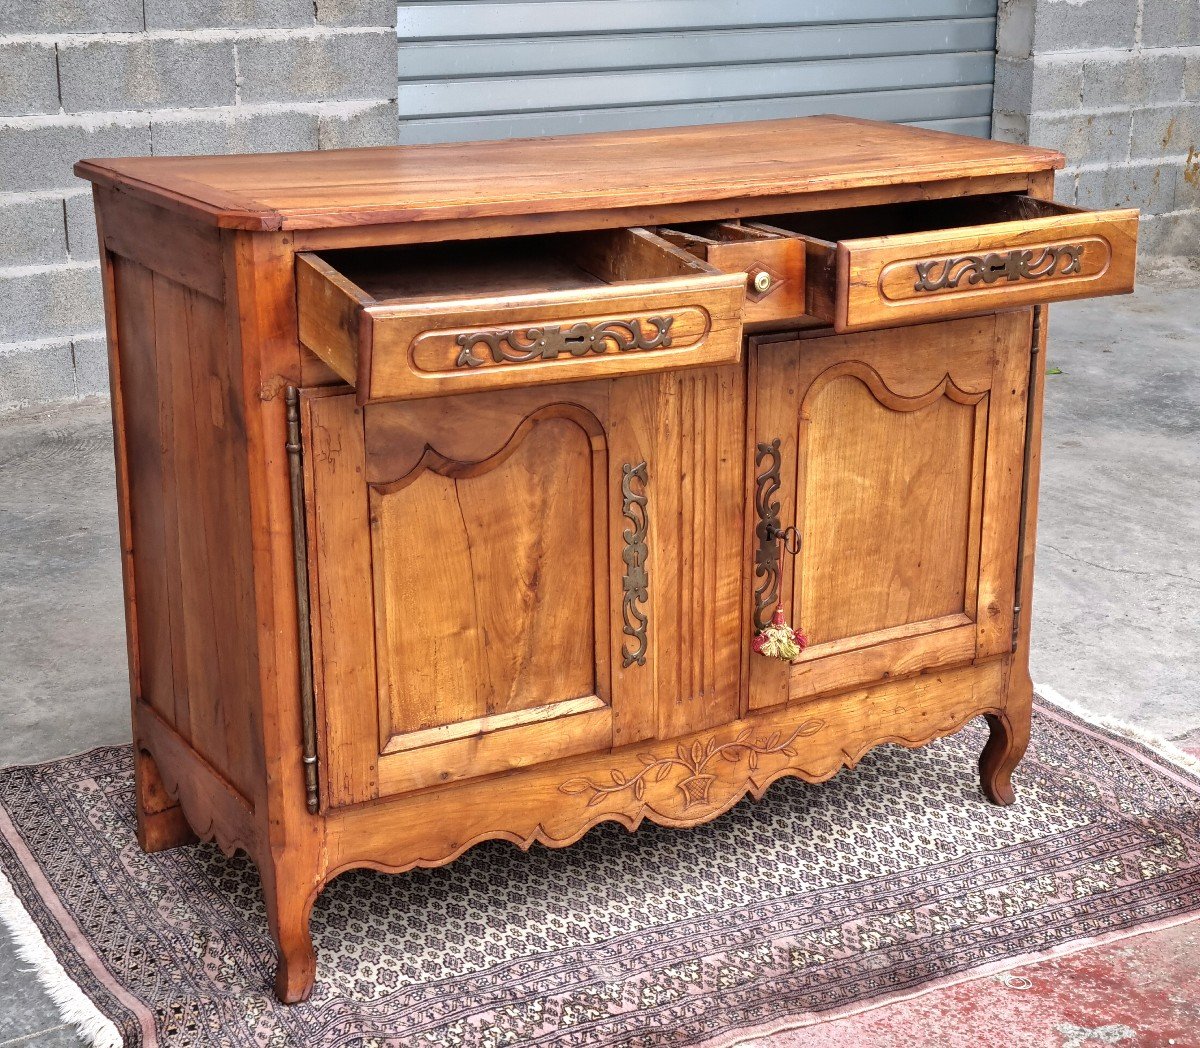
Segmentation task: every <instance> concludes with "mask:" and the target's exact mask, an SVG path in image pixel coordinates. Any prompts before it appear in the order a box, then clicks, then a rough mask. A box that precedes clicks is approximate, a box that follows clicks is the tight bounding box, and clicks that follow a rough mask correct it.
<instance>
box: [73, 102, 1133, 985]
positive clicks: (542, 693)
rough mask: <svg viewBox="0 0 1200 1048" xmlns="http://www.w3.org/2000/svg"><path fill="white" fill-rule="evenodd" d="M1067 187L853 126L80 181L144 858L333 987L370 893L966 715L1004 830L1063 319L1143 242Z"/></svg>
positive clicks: (256, 163)
mask: <svg viewBox="0 0 1200 1048" xmlns="http://www.w3.org/2000/svg"><path fill="white" fill-rule="evenodd" d="M1061 164H1062V157H1061V156H1060V155H1059V154H1057V153H1054V152H1050V151H1047V150H1041V149H1031V148H1026V147H1020V146H1014V145H1008V144H1004V143H998V142H987V141H980V140H976V139H969V138H963V137H957V136H953V135H947V134H943V133H939V132H934V131H926V130H917V129H913V128H904V127H897V126H892V125H886V124H878V123H873V122H869V121H861V120H853V119H848V118H840V117H814V118H808V119H801V120H793V121H774V122H763V123H746V124H736V125H724V126H714V127H701V128H687V129H676V130H665V131H644V132H636V133H623V134H608V135H597V136H581V137H569V138H557V139H544V140H537V141H522V142H505V143H474V144H469V145H436V146H422V147H414V148H387V149H371V150H353V151H340V152H326V153H297V154H286V155H271V156H233V157H200V158H165V157H164V158H142V159H122V160H89V161H83V162H81V163H80V164H79V165H78V166H77V168H76V171H77V172H78V173H79V174H80V175H82V176H83V177H84V178H87V179H89V180H91V181H92V182H93V183H94V194H95V201H96V211H97V216H98V223H99V230H100V243H101V245H102V258H103V273H104V289H105V300H106V310H107V319H108V341H109V350H110V366H111V376H112V404H113V414H114V422H115V433H116V456H117V483H118V487H119V506H120V523H121V541H122V548H123V565H124V582H125V600H126V618H127V624H128V637H129V667H130V680H131V691H132V699H133V703H132V705H133V734H134V740H135V753H136V764H137V803H138V813H137V814H138V828H139V840H140V841H141V844H142V847H143V848H145V849H147V850H150V851H153V850H158V849H163V848H170V847H174V846H176V845H180V844H184V843H187V842H190V841H193V840H195V839H196V838H197V837H200V838H205V839H215V840H216V841H217V842H218V843H219V844H220V845H221V847H222V848H224V849H225V850H227V851H232V850H233V849H235V848H243V849H245V850H246V851H247V852H248V853H249V854H250V856H251V857H252V858H253V859H254V861H255V862H256V864H257V865H258V868H259V870H260V872H261V875H262V881H263V889H264V892H265V896H266V900H267V909H268V913H269V918H270V923H271V931H272V933H273V935H274V937H275V940H276V942H277V943H278V947H279V968H278V972H277V975H276V991H277V993H278V994H279V996H280V997H281V998H282V999H283V1000H286V1001H298V1000H302V999H303V998H304V997H306V996H307V994H308V993H309V991H310V990H311V987H312V984H313V979H314V974H315V970H316V961H315V956H314V952H313V948H312V943H311V939H310V937H309V933H308V917H309V913H310V911H311V908H312V905H313V902H314V900H315V898H316V896H317V894H318V893H319V892H320V890H321V888H322V887H323V886H324V885H325V884H326V883H327V882H328V881H329V880H330V879H331V878H333V877H334V876H336V875H337V874H338V873H341V872H342V871H345V870H348V869H351V868H354V867H363V866H367V867H372V868H374V869H379V870H389V871H403V870H407V869H410V868H412V867H414V866H436V865H439V864H442V863H446V862H449V861H451V860H452V859H454V858H455V857H456V856H457V855H459V854H461V853H462V852H463V851H464V850H465V849H466V848H468V847H470V846H471V845H472V844H475V843H477V842H479V841H482V840H485V839H487V838H497V837H499V838H504V839H507V840H510V841H512V842H514V843H516V844H518V845H519V846H521V847H529V846H530V845H531V844H532V843H533V842H535V841H541V842H543V843H545V844H549V845H553V846H562V845H567V844H570V843H572V842H573V841H575V840H578V838H579V837H580V836H582V834H584V833H585V832H586V831H587V830H588V828H589V827H591V826H594V825H595V824H596V823H598V822H600V821H601V820H606V819H608V820H616V821H619V822H621V823H623V824H624V825H625V826H627V827H629V828H630V829H633V828H635V827H636V826H637V825H638V824H639V823H640V822H641V821H642V820H643V819H647V818H648V819H651V820H653V821H655V822H659V823H663V824H667V825H670V826H680V827H683V826H692V825H695V824H697V823H702V822H705V821H707V820H710V819H712V818H714V817H715V816H716V815H718V814H720V813H721V812H723V811H725V810H727V809H728V808H729V807H730V806H732V805H733V804H735V803H736V802H737V801H738V800H739V799H741V798H742V797H744V796H745V795H746V794H748V793H749V794H752V795H754V796H759V795H761V794H762V792H763V791H764V790H765V789H766V788H767V787H768V786H769V785H770V784H771V783H772V782H773V781H774V780H775V779H777V778H779V777H780V776H783V775H793V776H799V777H800V778H803V779H806V780H808V781H810V782H814V783H815V782H820V781H822V780H824V779H827V778H829V777H830V776H832V775H834V774H835V773H836V772H837V771H838V770H839V769H841V768H843V767H847V766H852V765H853V764H854V763H855V762H856V761H857V760H858V759H859V758H860V757H861V756H862V755H863V754H864V753H865V752H866V751H867V750H868V749H870V748H871V747H873V746H876V745H879V744H880V743H884V742H898V743H901V744H903V745H906V746H919V745H921V744H923V743H926V742H928V741H930V740H932V739H936V738H939V737H941V736H944V735H946V734H948V733H951V732H954V731H957V730H958V729H959V728H960V727H961V726H962V725H963V724H964V723H966V722H967V721H968V720H970V719H972V718H974V717H978V716H985V717H986V718H987V720H988V722H989V724H990V726H991V735H990V738H989V741H988V743H987V745H986V747H985V749H984V751H983V754H982V756H981V758H980V772H981V777H982V786H983V791H984V793H985V794H986V795H987V796H988V797H989V798H990V799H991V800H992V801H994V802H996V803H999V804H1007V803H1011V802H1012V800H1013V791H1012V788H1011V786H1010V776H1011V774H1012V771H1013V769H1014V767H1015V766H1016V764H1017V762H1018V761H1019V760H1020V758H1021V756H1022V754H1023V752H1024V749H1025V746H1026V742H1027V740H1028V736H1029V724H1030V703H1031V694H1032V689H1031V684H1030V679H1029V673H1028V652H1029V644H1028V639H1029V603H1030V590H1031V582H1032V567H1033V550H1034V528H1035V518H1036V500H1037V484H1038V459H1039V448H1040V431H1041V411H1042V382H1043V373H1044V363H1043V361H1044V354H1043V346H1044V342H1045V335H1046V322H1045V307H1044V304H1045V303H1047V302H1050V301H1058V300H1064V299H1077V298H1084V297H1089V296H1095V295H1106V294H1116V293H1121V292H1127V291H1129V290H1131V288H1132V285H1133V273H1134V259H1135V249H1136V237H1137V214H1136V212H1133V211H1107V212H1100V213H1094V212H1087V211H1081V210H1079V209H1076V208H1072V207H1065V206H1062V205H1059V204H1055V203H1053V202H1052V196H1053V173H1054V170H1055V169H1056V168H1058V167H1060V166H1061ZM777 604H778V605H779V607H780V610H781V612H782V613H783V615H784V616H786V618H787V619H789V620H790V622H791V624H792V625H793V626H797V627H799V628H801V629H802V630H803V631H804V632H806V634H807V640H808V646H807V648H806V649H805V650H803V652H802V653H801V654H800V655H799V656H798V657H797V658H795V659H794V660H791V661H783V660H781V659H771V658H767V657H765V656H764V655H762V654H756V653H755V651H754V649H753V644H752V642H753V640H754V637H755V635H756V633H757V632H758V631H760V630H762V629H763V628H764V627H768V626H770V624H771V621H772V618H773V615H774V613H775V611H776V606H777ZM964 774H966V769H964ZM796 846H797V847H803V846H804V842H802V841H800V842H797V844H796Z"/></svg>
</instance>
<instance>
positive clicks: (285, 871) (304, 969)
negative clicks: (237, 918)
mask: <svg viewBox="0 0 1200 1048" xmlns="http://www.w3.org/2000/svg"><path fill="white" fill-rule="evenodd" d="M259 870H260V873H261V874H262V885H263V894H264V896H265V898H266V904H267V921H268V923H269V924H270V926H271V937H272V938H273V939H274V940H275V947H276V957H277V964H276V968H275V996H276V997H278V998H279V999H280V1000H281V1001H282V1002H283V1003H284V1004H299V1003H300V1002H301V1001H307V1000H308V998H309V995H310V994H311V993H312V989H313V983H314V982H315V981H316V977H317V955H316V951H315V950H314V949H313V941H312V934H311V933H310V932H309V929H308V920H309V917H310V916H311V914H312V908H313V903H314V902H315V901H316V897H317V895H318V893H319V892H320V891H321V888H322V881H321V878H320V876H319V875H318V874H317V872H316V871H315V870H309V869H308V868H307V867H306V866H305V865H304V864H303V863H302V862H298V861H295V860H291V861H289V860H288V859H283V860H282V861H278V862H276V863H275V864H274V867H273V868H269V869H264V868H262V867H261V866H260V868H259Z"/></svg>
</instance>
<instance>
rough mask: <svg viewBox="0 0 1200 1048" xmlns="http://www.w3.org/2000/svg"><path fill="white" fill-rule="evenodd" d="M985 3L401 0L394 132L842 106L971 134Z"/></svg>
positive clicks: (986, 100)
mask: <svg viewBox="0 0 1200 1048" xmlns="http://www.w3.org/2000/svg"><path fill="white" fill-rule="evenodd" d="M996 4H997V0H456V2H445V0H413V2H410V3H401V4H400V5H399V11H398V20H397V34H398V36H399V43H400V48H399V54H400V58H399V80H400V82H399V105H400V121H401V132H400V133H401V140H402V141H404V142H438V141H463V140H467V139H477V138H511V137H527V136H535V135H548V134H570V133H572V132H580V131H606V130H614V129H619V128H641V127H665V126H669V125H676V124H698V123H706V122H710V121H727V120H755V119H767V118H773V117H785V116H804V115H808V114H813V113H844V114H849V115H852V116H864V117H874V118H876V119H880V120H893V121H898V122H901V123H908V124H919V125H921V126H924V127H940V128H945V129H947V130H951V131H959V132H963V133H966V134H973V135H980V136H984V137H986V136H987V135H988V134H989V133H990V130H991V111H992V82H993V78H994V73H995V54H994V52H995V43H996Z"/></svg>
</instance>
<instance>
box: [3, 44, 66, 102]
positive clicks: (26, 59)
mask: <svg viewBox="0 0 1200 1048" xmlns="http://www.w3.org/2000/svg"><path fill="white" fill-rule="evenodd" d="M57 112H58V72H57V70H56V69H55V65H54V47H53V46H52V45H49V46H48V45H46V44H31V43H23V44H0V115H4V116H26V115H28V114H30V113H57Z"/></svg>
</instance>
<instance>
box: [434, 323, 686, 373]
mask: <svg viewBox="0 0 1200 1048" xmlns="http://www.w3.org/2000/svg"><path fill="white" fill-rule="evenodd" d="M674 323H675V318H674V317H672V316H662V317H633V318H631V319H629V320H604V321H601V322H599V323H596V324H592V323H589V322H588V321H586V320H581V321H579V322H578V323H575V324H570V325H568V326H565V327H564V326H563V325H562V324H546V325H543V326H542V327H526V328H504V329H499V330H495V331H469V332H466V333H465V334H462V335H459V336H458V337H457V338H456V339H455V341H456V342H457V343H458V344H459V346H461V347H462V348H461V349H460V350H459V352H458V357H457V358H456V359H455V361H454V366H455V367H460V368H477V367H481V366H482V365H483V364H485V363H487V360H486V358H484V357H481V356H480V355H479V354H478V353H476V352H475V350H476V348H477V347H478V346H480V345H483V346H486V347H487V350H488V354H489V356H491V358H492V363H494V364H525V363H528V362H529V361H531V360H557V359H558V358H559V357H561V356H563V355H564V354H565V355H569V356H572V357H584V356H587V355H588V354H589V353H592V354H596V355H602V354H604V353H607V352H608V351H609V349H610V348H611V349H615V350H616V351H617V352H619V353H631V352H636V351H639V350H651V349H670V348H671V325H672V324H674Z"/></svg>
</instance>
